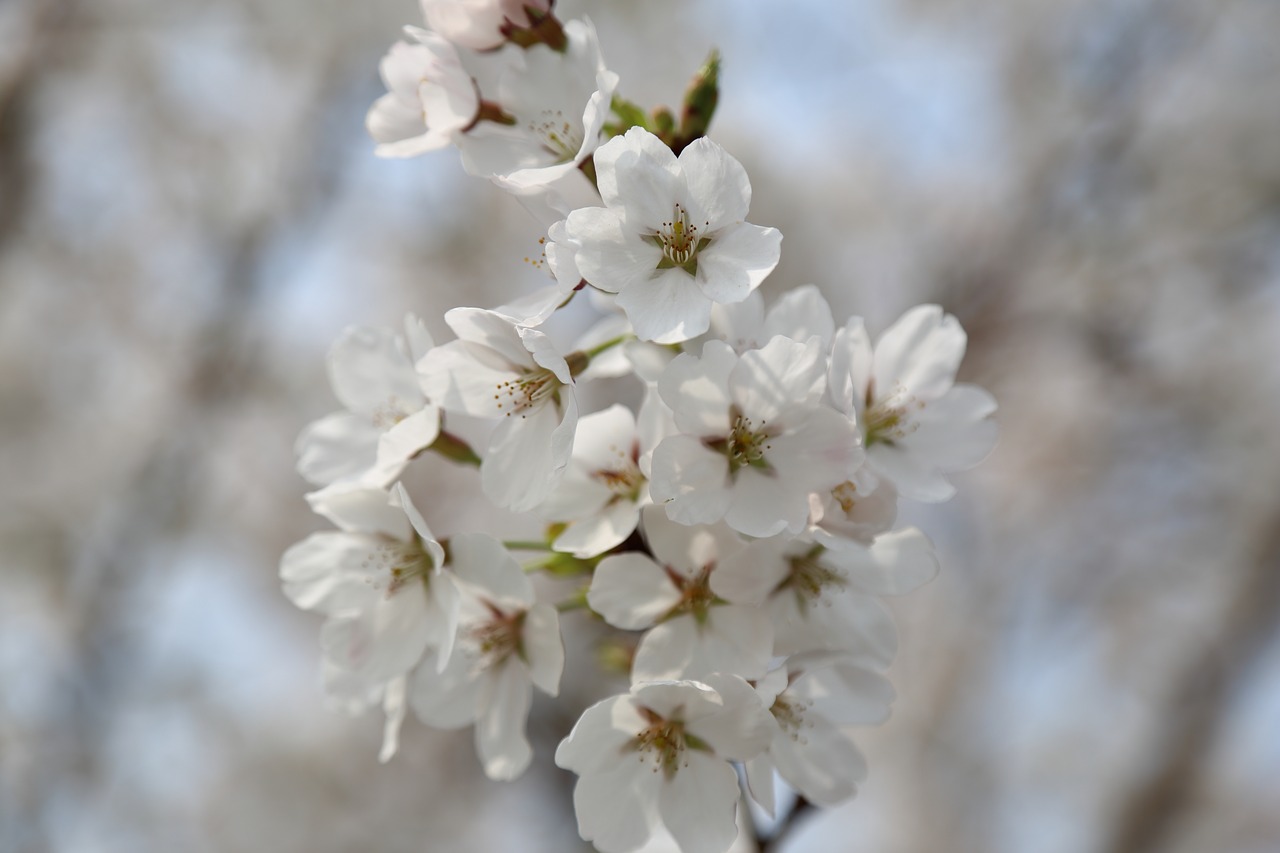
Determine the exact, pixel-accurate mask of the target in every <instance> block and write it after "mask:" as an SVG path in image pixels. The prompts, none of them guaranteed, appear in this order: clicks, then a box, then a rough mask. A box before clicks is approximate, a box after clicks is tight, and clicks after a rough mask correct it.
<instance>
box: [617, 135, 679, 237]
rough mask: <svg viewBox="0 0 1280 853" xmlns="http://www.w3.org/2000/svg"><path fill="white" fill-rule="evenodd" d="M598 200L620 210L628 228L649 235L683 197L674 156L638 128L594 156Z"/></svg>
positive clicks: (665, 147) (660, 143)
mask: <svg viewBox="0 0 1280 853" xmlns="http://www.w3.org/2000/svg"><path fill="white" fill-rule="evenodd" d="M595 166H596V175H597V177H598V180H599V187H600V198H601V199H603V200H604V203H605V205H607V206H608V207H610V208H620V209H621V210H622V211H623V213H624V216H625V217H626V220H627V225H628V226H629V227H632V228H634V229H636V230H637V231H640V230H643V231H647V232H649V233H652V232H655V231H657V230H658V228H659V227H660V226H661V225H662V223H663V222H665V221H668V220H670V219H671V212H672V210H673V209H674V206H675V202H676V199H677V198H678V197H680V196H683V194H684V184H685V182H684V177H683V175H682V174H681V172H682V170H681V167H680V164H679V163H678V162H677V160H676V155H675V154H673V153H671V149H670V148H668V147H667V146H666V145H665V144H664V143H663V142H662V141H661V140H660V139H658V137H656V136H654V135H653V134H652V133H649V132H648V131H647V130H645V129H643V128H640V127H633V128H631V129H630V130H628V131H627V132H626V133H625V134H624V135H622V136H618V137H614V138H613V139H611V140H609V141H608V142H606V143H605V144H604V145H601V146H600V148H599V149H597V150H596V153H595Z"/></svg>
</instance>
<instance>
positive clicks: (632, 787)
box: [573, 756, 661, 853]
mask: <svg viewBox="0 0 1280 853" xmlns="http://www.w3.org/2000/svg"><path fill="white" fill-rule="evenodd" d="M614 762H615V764H614V766H613V767H611V768H610V769H608V770H604V771H601V772H599V773H593V774H592V775H591V776H584V777H582V778H581V779H579V780H578V782H577V784H576V785H575V786H574V788H573V810H574V812H575V813H576V814H577V816H578V834H579V835H581V836H582V838H583V840H585V841H590V842H591V843H592V844H594V845H595V847H596V849H597V850H600V851H601V853H631V851H633V850H637V849H639V848H640V847H642V846H643V845H644V844H645V842H646V841H648V840H649V837H650V836H651V835H652V834H653V829H652V828H651V827H652V824H653V823H654V822H655V819H656V818H655V816H654V814H653V813H654V811H655V803H656V802H657V797H658V792H657V790H656V788H657V786H658V785H660V784H661V779H660V777H659V775H658V774H656V773H652V772H650V770H649V767H648V766H647V765H644V764H641V763H640V762H639V761H638V760H637V759H636V758H635V757H634V756H624V757H616V756H615V757H614Z"/></svg>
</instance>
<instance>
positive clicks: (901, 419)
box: [863, 385, 924, 445]
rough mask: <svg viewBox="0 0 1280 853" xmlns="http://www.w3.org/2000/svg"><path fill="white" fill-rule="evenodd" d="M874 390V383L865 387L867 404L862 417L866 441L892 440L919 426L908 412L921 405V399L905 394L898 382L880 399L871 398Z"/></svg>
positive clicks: (913, 430) (896, 439) (886, 441)
mask: <svg viewBox="0 0 1280 853" xmlns="http://www.w3.org/2000/svg"><path fill="white" fill-rule="evenodd" d="M874 393H875V391H874V387H868V388H867V408H866V414H865V416H864V418H863V420H864V424H863V428H864V429H865V430H866V435H865V443H866V444H867V445H872V444H876V443H877V442H879V443H882V444H893V443H894V442H895V441H899V440H900V439H903V438H906V437H907V436H908V435H910V434H911V433H913V432H915V431H916V430H917V429H919V426H920V425H919V424H918V423H916V422H915V421H914V420H913V419H912V418H911V413H912V412H913V411H919V410H921V409H923V408H924V402H923V401H921V400H917V399H916V398H915V397H914V396H913V395H910V394H907V392H906V389H905V388H903V387H902V386H901V385H898V386H896V387H895V388H894V389H893V391H892V392H891V393H889V394H887V395H886V396H884V397H881V398H880V399H879V400H874V401H873V399H872V395H873V394H874Z"/></svg>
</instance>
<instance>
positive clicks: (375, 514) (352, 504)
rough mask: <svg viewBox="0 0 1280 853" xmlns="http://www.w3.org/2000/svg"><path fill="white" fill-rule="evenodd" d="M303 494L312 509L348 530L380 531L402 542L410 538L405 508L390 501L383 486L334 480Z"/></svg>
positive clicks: (357, 531)
mask: <svg viewBox="0 0 1280 853" xmlns="http://www.w3.org/2000/svg"><path fill="white" fill-rule="evenodd" d="M306 497H307V503H308V504H309V505H310V506H311V509H312V511H313V512H316V513H318V514H320V515H322V516H324V517H325V518H327V519H329V521H331V522H333V523H334V524H335V525H337V526H338V527H340V528H342V529H343V530H345V531H347V532H349V533H381V534H384V535H386V536H390V537H391V538H392V539H398V540H399V541H401V542H407V541H409V537H410V536H411V535H412V533H413V530H412V528H411V527H410V526H409V519H407V518H405V514H404V511H403V510H401V509H400V507H399V506H397V505H396V504H394V503H392V502H391V500H390V498H391V496H390V495H389V494H388V493H387V491H386V490H385V489H374V488H370V487H368V486H362V485H359V484H356V483H335V484H334V485H331V486H326V487H325V488H323V489H320V490H319V491H315V492H308V493H307V496H306Z"/></svg>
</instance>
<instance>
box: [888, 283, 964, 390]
mask: <svg viewBox="0 0 1280 853" xmlns="http://www.w3.org/2000/svg"><path fill="white" fill-rule="evenodd" d="M966 342H967V339H966V336H965V333H964V329H962V328H960V323H959V321H958V320H956V318H955V317H953V316H951V315H950V314H946V315H944V314H943V313H942V309H941V308H940V307H938V306H937V305H917V306H916V307H915V308H912V309H911V310H910V311H908V312H907V313H906V314H903V315H902V317H901V318H899V319H898V321H897V322H895V323H894V324H893V325H892V326H890V327H889V328H888V329H887V330H886V331H885V333H884V334H883V335H881V336H880V340H879V341H877V342H876V350H875V367H874V368H873V376H874V378H875V396H876V398H877V399H879V398H880V397H882V396H884V395H886V394H889V393H892V391H893V389H894V388H895V387H896V386H901V387H903V388H905V389H906V390H907V391H908V392H909V393H910V394H912V395H914V396H915V397H917V398H918V399H921V400H934V399H937V398H938V397H940V396H942V395H943V394H945V393H946V391H947V389H949V388H950V387H951V383H952V382H954V381H955V375H956V370H957V369H959V367H960V360H961V359H962V358H964V350H965V344H966Z"/></svg>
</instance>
